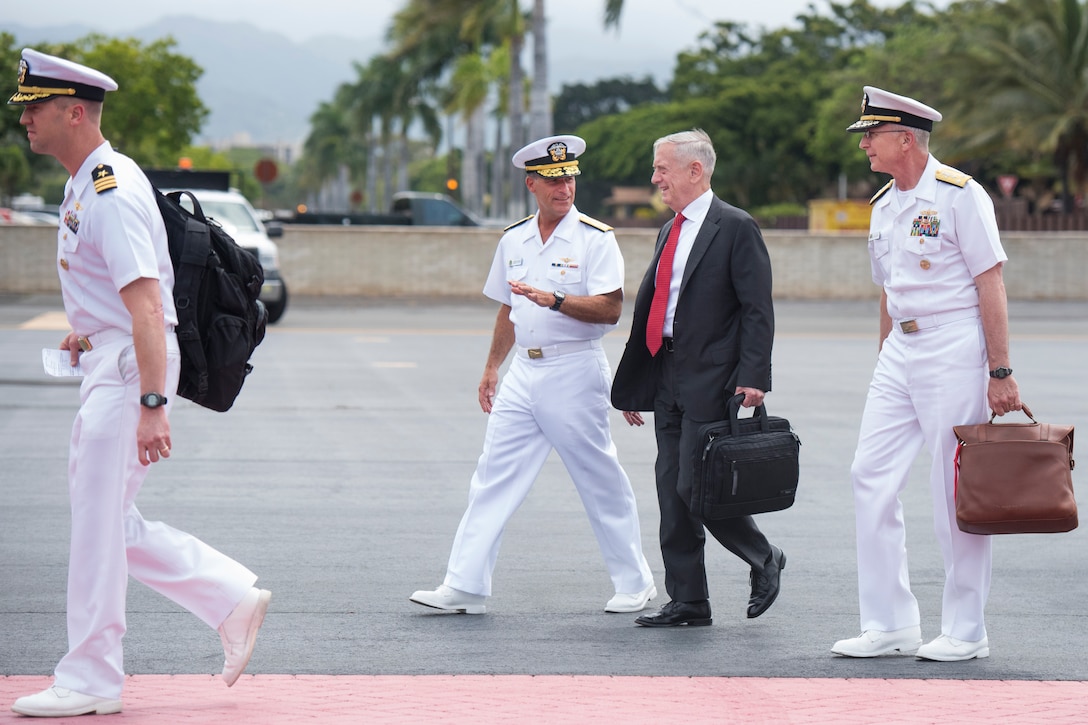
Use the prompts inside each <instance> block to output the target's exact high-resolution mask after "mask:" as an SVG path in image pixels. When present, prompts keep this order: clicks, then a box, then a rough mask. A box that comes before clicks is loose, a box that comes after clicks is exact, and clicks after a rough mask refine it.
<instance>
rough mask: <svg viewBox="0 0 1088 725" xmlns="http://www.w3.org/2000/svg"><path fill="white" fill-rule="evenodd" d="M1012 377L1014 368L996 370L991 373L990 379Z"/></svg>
mask: <svg viewBox="0 0 1088 725" xmlns="http://www.w3.org/2000/svg"><path fill="white" fill-rule="evenodd" d="M1010 375H1012V368H996V369H995V370H991V371H990V377H991V378H997V379H998V380H1002V379H1004V378H1007V377H1009V376H1010Z"/></svg>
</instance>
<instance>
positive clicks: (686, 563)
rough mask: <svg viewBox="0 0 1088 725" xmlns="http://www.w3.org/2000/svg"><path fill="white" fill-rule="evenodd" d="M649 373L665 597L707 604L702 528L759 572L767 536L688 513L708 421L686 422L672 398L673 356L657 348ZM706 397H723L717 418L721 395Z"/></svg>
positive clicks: (767, 552) (767, 550)
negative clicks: (653, 390)
mask: <svg viewBox="0 0 1088 725" xmlns="http://www.w3.org/2000/svg"><path fill="white" fill-rule="evenodd" d="M657 357H658V358H661V359H660V360H657V359H655V361H654V363H655V365H654V368H655V370H656V371H657V372H656V374H657V376H658V386H657V395H656V397H655V399H654V427H655V432H656V434H657V464H656V466H655V473H656V476H657V502H658V507H659V508H660V511H661V529H660V538H661V557H662V560H663V561H664V563H665V590H666V591H667V592H668V593H669V598H670V599H672V600H674V601H679V602H695V601H701V600H703V599H709V594H708V589H707V584H706V568H705V565H704V561H703V558H704V557H703V550H704V545H705V541H706V535H705V533H704V527H705V530H706V531H709V532H710V533H711V535H712V536H713V537H714V538H715V539H717V540H718V541H719V542H720V543H721V545H722V546H724V547H725V548H726V549H728V550H729V551H731V552H733V553H734V554H735V555H736V556H737V557H739V558H740V559H742V560H743V561H745V562H747V563H748V564H749V566H751V567H752V568H753V569H755V570H756V571H762V569H763V565H764V563H765V562H766V561H767V560H768V559H769V558H770V556H771V545H770V542H768V541H767V537H766V536H764V535H763V532H761V531H760V530H759V527H757V526H756V523H755V521H754V520H753V519H752V517H751V516H743V517H740V518H735V519H721V520H718V521H700V520H699V519H698V518H696V517H695V516H693V515H692V513H691V510H690V509H689V508H688V504H687V496H688V494H690V492H691V490H692V479H693V477H694V475H695V465H694V461H695V455H696V451H697V449H698V448H699V443H700V442H699V440H698V433H699V426H701V425H702V424H704V423H709V422H713V421H697V420H692V419H691V418H688V417H687V416H686V415H685V414H684V411H683V409H682V408H681V406H680V405H679V403H678V401H677V400H676V396H675V390H676V387H675V384H674V382H675V379H676V375H677V374H678V373H679V374H680V375H682V374H683V372H682V371H678V370H677V368H678V366H677V365H676V364H675V360H674V357H673V354H672V353H670V352H668V351H666V350H665V349H662V350H661V352H659V353H658V354H657ZM707 395H722V416H721V417H722V418H724V417H725V398H724V395H723V393H722V392H721V391H710V390H708V391H707Z"/></svg>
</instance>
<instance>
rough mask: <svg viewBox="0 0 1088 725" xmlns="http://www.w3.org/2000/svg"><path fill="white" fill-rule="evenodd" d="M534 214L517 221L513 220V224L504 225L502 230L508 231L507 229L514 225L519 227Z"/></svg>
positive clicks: (533, 215)
mask: <svg viewBox="0 0 1088 725" xmlns="http://www.w3.org/2000/svg"><path fill="white" fill-rule="evenodd" d="M535 216H536V214H530V215H529V216H527V217H525V218H524V219H519V220H518V221H516V222H514V223H513V224H511V225H510V226H508V227H504V228H503V231H504V232H508V231H510V230H511V229H513V228H514V227H520V226H521V225H522V224H524V223H525V222H527V221H529V220H530V219H532V218H533V217H535Z"/></svg>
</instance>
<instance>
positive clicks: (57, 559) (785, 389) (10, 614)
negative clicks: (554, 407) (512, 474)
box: [0, 296, 1088, 680]
mask: <svg viewBox="0 0 1088 725" xmlns="http://www.w3.org/2000/svg"><path fill="white" fill-rule="evenodd" d="M628 307H630V305H628ZM60 309H61V306H60V300H59V298H54V297H52V296H47V297H20V298H11V297H8V298H0V460H3V461H4V466H3V474H2V478H0V480H2V482H3V483H2V491H0V496H2V504H0V582H2V586H0V631H3V632H4V636H3V646H2V647H0V675H47V674H49V673H50V672H51V671H52V668H53V666H54V665H55V664H56V662H57V660H58V659H59V658H60V657H61V656H62V655H63V653H64V651H65V648H66V647H65V625H64V614H63V612H64V587H65V576H66V565H67V546H68V510H67V495H66V483H65V471H66V459H67V441H68V436H69V430H70V427H71V423H72V418H73V415H74V413H75V411H76V408H77V405H78V388H77V385H76V384H74V383H72V382H56V381H55V380H53V379H49V378H47V377H46V376H45V375H44V374H43V372H42V370H41V359H40V350H41V348H43V347H54V346H56V345H57V344H58V342H59V341H60V339H61V337H62V335H63V332H62V331H61V328H63V327H64V323H63V314H61V313H60ZM495 312H496V307H495V305H492V304H488V303H480V304H474V303H473V304H469V303H463V302H461V303H435V302H429V301H419V300H403V301H389V300H382V301H373V300H356V299H351V300H342V299H332V300H320V299H305V298H300V299H297V300H293V301H292V308H291V310H290V311H289V312H288V314H287V315H286V316H285V318H284V320H283V322H282V323H280V324H279V325H276V326H274V327H270V328H269V333H268V336H267V338H266V339H265V341H264V343H263V344H262V345H261V346H260V347H259V348H258V349H257V351H256V353H255V355H254V358H253V364H254V371H253V373H252V375H251V376H250V379H249V380H248V381H247V382H246V385H245V388H244V389H243V391H242V394H241V397H240V398H239V400H238V402H237V403H236V405H235V407H234V409H232V410H231V411H230V412H228V413H225V414H218V413H213V412H211V411H208V410H205V409H203V408H199V407H197V406H195V405H192V404H190V403H188V401H180V402H179V403H178V405H177V407H176V408H175V409H174V412H173V415H172V425H173V440H174V449H173V455H172V457H171V458H170V460H169V461H167V462H165V463H161V464H157V465H156V466H155V470H154V471H153V472H152V475H151V476H150V478H149V480H148V483H147V484H146V485H145V487H144V491H143V492H142V494H141V497H140V508H141V510H142V512H143V513H144V515H145V517H147V518H148V519H152V520H154V519H162V520H165V521H166V522H168V523H170V524H172V525H174V526H177V527H179V528H182V529H185V530H188V531H190V532H192V533H193V534H196V535H197V536H199V537H200V538H202V539H203V540H205V541H206V542H208V543H209V544H211V545H213V546H216V547H217V548H220V549H222V550H223V551H225V552H226V553H228V554H229V555H231V556H232V557H235V558H237V559H238V560H239V561H242V562H243V563H245V564H246V565H247V566H249V567H250V568H252V569H253V570H254V571H255V572H257V573H258V574H259V575H260V585H261V586H263V587H266V588H269V589H271V590H272V591H273V593H274V596H273V600H272V607H271V610H270V612H269V615H268V619H267V620H266V624H265V627H264V629H263V630H262V635H261V639H260V641H259V643H258V646H257V651H256V654H255V655H254V658H253V660H252V663H251V665H250V667H249V670H248V672H249V673H254V674H362V675H405V674H586V675H661V674H668V675H728V676H758V677H775V678H777V677H799V678H826V677H830V678H893V679H894V678H949V679H1009V680H1017V679H1024V680H1088V660H1086V659H1085V657H1084V650H1085V645H1086V643H1088V641H1086V635H1085V634H1084V631H1085V626H1084V625H1085V616H1086V612H1088V609H1086V607H1085V604H1084V602H1085V601H1088V596H1086V595H1088V583H1086V580H1085V577H1084V571H1085V542H1086V537H1088V534H1085V531H1084V529H1083V528H1082V529H1078V530H1077V531H1074V532H1072V533H1069V534H1061V535H1030V536H1004V537H998V538H997V539H996V541H995V556H994V576H993V589H992V593H991V596H990V603H989V607H988V609H987V614H988V629H989V636H990V642H991V657H990V658H989V659H986V660H980V661H973V662H966V663H954V664H942V663H925V662H919V661H916V660H915V659H914V658H912V657H891V658H881V659H878V660H872V661H868V660H849V659H840V658H836V657H834V656H832V655H831V654H830V652H829V648H830V646H831V644H832V643H833V642H834V641H835V640H837V639H840V638H843V637H848V636H853V635H855V634H857V631H858V615H857V591H856V566H855V551H854V533H853V528H854V524H853V518H854V513H853V504H852V498H851V493H850V484H849V466H850V461H851V458H852V455H853V448H854V444H855V441H856V438H857V432H858V426H859V421H860V415H861V409H862V404H863V402H864V397H865V392H866V389H867V386H868V382H869V377H870V374H871V372H872V367H873V363H874V360H875V356H876V331H877V325H876V308H875V305H874V304H873V303H853V302H850V303H837V302H829V303H795V302H779V303H777V315H778V335H777V337H776V343H775V350H774V391H773V392H772V393H771V395H769V396H768V398H767V404H766V405H767V412H768V413H769V414H771V415H778V416H783V417H786V418H788V419H789V420H790V421H791V422H792V423H793V425H794V427H795V429H796V431H797V433H798V435H799V436H800V438H801V441H802V448H801V482H800V486H799V489H798V497H797V503H796V505H795V506H794V507H793V508H791V509H789V510H787V511H782V512H778V513H773V514H765V515H762V516H760V518H759V522H760V526H761V527H762V528H763V530H764V531H765V532H766V533H767V535H768V536H769V537H770V539H771V541H772V542H774V543H775V544H776V545H778V546H781V547H782V548H783V549H784V550H785V551H786V553H787V555H788V558H789V561H788V567H787V568H786V570H785V573H784V575H783V583H782V586H783V589H782V595H781V597H780V598H779V600H778V602H777V603H776V604H775V605H774V606H773V607H772V608H771V609H770V610H769V611H768V613H767V614H765V615H764V616H763V617H761V618H759V619H756V620H748V619H746V618H745V608H746V604H747V599H748V591H749V584H748V571H747V570H746V569H745V568H744V567H743V566H742V565H741V564H740V562H739V561H738V560H737V559H736V558H734V557H733V556H731V555H729V554H728V553H727V552H725V551H724V550H723V549H722V548H721V547H719V546H717V545H716V544H712V545H710V546H708V549H707V569H708V576H709V580H710V591H711V603H712V606H713V609H714V626H713V627H706V628H677V629H664V630H661V629H645V628H640V627H636V626H635V625H634V615H623V614H605V613H604V612H603V607H604V603H605V601H606V600H607V599H608V598H609V597H610V596H611V595H612V591H611V587H610V583H609V579H608V576H607V573H606V571H605V568H604V565H603V562H602V560H601V556H600V553H599V551H598V550H597V546H596V543H595V541H594V539H593V536H592V534H591V532H590V529H589V526H588V523H587V521H586V517H585V514H584V512H583V510H582V507H581V504H580V502H579V500H578V497H577V495H576V493H575V491H574V488H573V486H572V485H571V484H570V481H569V479H568V477H567V475H566V472H565V470H564V469H563V467H562V465H561V463H560V462H559V461H558V459H557V458H555V456H554V455H553V457H552V458H551V459H550V460H549V462H548V463H547V464H546V466H545V469H544V471H543V473H542V475H541V477H540V479H539V481H538V483H537V485H536V487H535V488H534V489H533V491H532V493H531V494H530V496H529V498H528V500H527V501H526V502H525V504H524V505H523V506H522V508H521V510H519V512H518V513H517V514H516V516H515V517H514V518H513V520H512V521H511V523H510V525H509V527H508V529H507V531H506V535H505V538H504V543H503V548H502V552H501V554H500V556H499V561H498V567H497V569H496V571H495V592H494V596H493V597H492V598H491V599H490V600H489V602H488V613H487V614H486V615H483V616H458V615H448V614H434V613H431V612H430V611H429V610H425V609H423V608H421V607H419V606H416V605H414V604H412V603H410V602H409V601H408V595H409V594H410V593H411V592H412V591H413V590H415V589H420V588H431V587H434V586H436V585H437V584H439V583H441V580H442V576H443V573H444V571H445V563H446V558H447V556H448V554H449V547H450V544H451V543H452V540H453V535H454V532H455V530H456V527H457V523H458V521H459V519H460V516H461V513H462V511H463V509H464V505H465V502H466V497H467V491H468V482H469V478H470V476H471V474H472V471H473V468H474V466H475V462H476V459H477V457H478V456H479V453H480V448H481V444H482V437H483V431H484V426H485V423H486V416H485V415H484V414H483V413H482V412H480V410H479V406H478V404H477V402H476V387H477V384H478V382H479V380H480V375H481V373H482V370H483V363H484V360H485V357H486V355H487V350H488V346H489V343H490V331H491V327H492V323H493V321H494V316H495ZM1086 313H1088V305H1085V304H1081V303H1076V304H1073V303H1070V304H1062V303H1045V304H1042V303H1026V302H1021V303H1014V304H1012V305H1011V326H1012V330H1013V338H1012V367H1013V368H1015V370H1016V377H1017V379H1018V380H1019V382H1020V386H1021V391H1022V395H1023V398H1024V400H1025V401H1026V402H1027V403H1028V405H1029V406H1030V407H1031V408H1032V410H1033V411H1034V412H1035V414H1036V415H1037V417H1038V419H1039V420H1042V421H1049V422H1056V423H1059V422H1060V423H1073V424H1075V425H1077V426H1078V427H1080V426H1081V424H1082V423H1084V422H1085V411H1086V410H1088V388H1086V386H1085V384H1084V373H1083V369H1084V361H1085V360H1086V359H1088V314H1086ZM627 314H629V311H628V313H627ZM627 314H625V317H624V319H623V321H622V322H621V325H620V327H619V329H618V330H617V331H616V332H615V333H613V334H611V335H609V336H608V337H606V339H605V346H606V351H607V353H608V357H609V360H610V361H611V362H612V364H613V366H615V364H616V363H617V362H618V361H619V357H620V354H621V352H622V349H623V344H624V342H625V340H626V334H627V327H628V325H629V324H630V321H629V317H628V316H627ZM555 394H556V395H558V396H562V395H563V391H562V390H557V391H555ZM613 433H614V436H615V438H616V443H617V446H618V448H619V456H620V461H621V462H622V463H623V465H624V466H625V468H626V470H627V472H628V474H629V476H630V478H631V481H632V485H633V486H634V489H635V494H636V497H637V500H638V504H639V513H640V518H641V522H642V533H643V544H644V548H645V552H646V556H647V559H648V560H649V562H650V565H651V568H652V570H653V572H654V575H655V579H656V581H657V584H658V588H659V590H660V591H661V594H660V596H659V598H658V599H657V600H656V601H655V602H654V603H655V604H656V605H660V604H663V603H664V602H665V601H667V598H666V595H665V592H664V586H663V584H664V573H663V568H662V565H661V557H660V553H659V551H658V548H657V518H658V517H657V506H656V497H655V494H654V482H653V459H654V456H655V445H654V438H653V432H652V427H651V426H646V427H643V428H640V429H634V428H630V427H628V426H627V425H626V424H625V423H624V422H623V419H622V417H621V416H620V415H619V413H618V412H615V413H614V415H613ZM926 468H927V462H926V461H925V460H922V461H920V463H919V465H918V466H916V468H915V471H914V474H913V480H912V482H911V485H910V486H909V487H908V489H907V492H906V494H905V496H904V503H905V507H906V517H907V526H908V546H909V548H910V556H911V575H912V584H913V589H914V591H915V593H916V594H917V596H918V599H919V602H920V605H921V609H922V631H923V636H924V637H926V638H927V639H928V638H932V637H934V636H936V635H937V634H938V633H939V609H940V595H941V586H942V583H943V572H942V568H941V562H940V556H939V553H938V551H937V548H936V543H935V540H934V536H933V533H932V523H931V513H930V511H931V509H930V505H929V497H928V491H927V486H926V484H925V475H926ZM1078 477H1079V474H1076V473H1075V474H1074V481H1075V482H1078V480H1077V479H1078ZM1025 483H1030V482H1025ZM1078 483H1079V482H1078ZM129 612H130V616H129V630H128V634H127V636H126V638H125V643H126V645H125V654H126V662H125V669H126V671H127V672H132V673H141V674H155V673H166V674H169V673H193V674H195V673H214V672H218V671H219V669H220V668H221V665H222V650H221V648H220V645H219V640H218V637H217V636H216V634H215V633H214V632H211V631H210V630H209V629H207V628H206V627H205V626H204V625H203V624H202V623H201V622H199V621H198V620H197V619H196V618H195V617H192V616H191V615H189V614H188V613H186V612H184V611H182V610H180V609H179V608H177V607H176V606H174V605H173V604H172V603H170V602H169V601H167V600H165V599H163V598H162V597H160V596H158V595H157V594H154V593H153V592H151V591H149V590H148V589H146V588H144V587H142V586H141V585H139V584H136V583H135V582H134V583H133V585H132V586H131V587H130V594H129Z"/></svg>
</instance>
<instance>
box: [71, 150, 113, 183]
mask: <svg viewBox="0 0 1088 725" xmlns="http://www.w3.org/2000/svg"><path fill="white" fill-rule="evenodd" d="M110 150H111V147H110V142H109V141H103V142H102V143H101V144H100V145H99V146H97V147H96V148H95V149H94V151H91V153H89V154H87V158H85V159H83V163H82V164H80V166H79V171H77V172H76V173H75V176H73V177H72V178H71V179H69V180H68V184H66V186H68V189H69V191H71V192H72V193H73V194H75V195H76V196H80V195H82V194H83V190H84V189H86V188H87V185H88V184H90V183H91V179H92V176H91V170H92V169H94V167H95V166H98V164H100V163H101V162H102V157H103V156H105V155H106V154H107V153H108V152H109V151H110Z"/></svg>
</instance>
